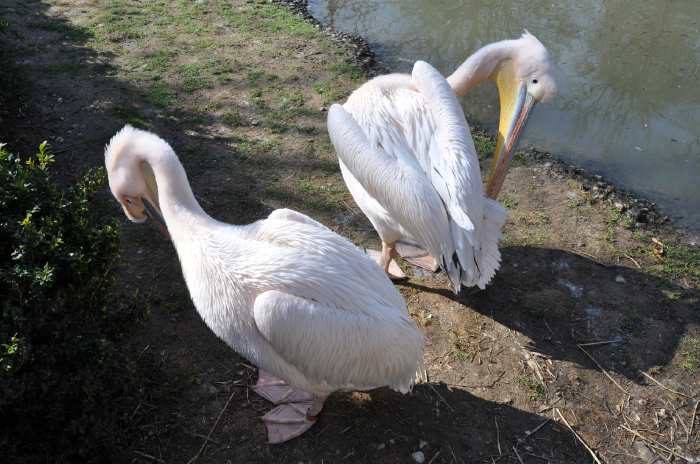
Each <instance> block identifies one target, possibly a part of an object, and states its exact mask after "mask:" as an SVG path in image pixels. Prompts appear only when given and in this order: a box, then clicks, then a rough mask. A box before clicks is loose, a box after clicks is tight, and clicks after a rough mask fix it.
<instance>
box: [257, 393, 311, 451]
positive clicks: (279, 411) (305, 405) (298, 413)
mask: <svg viewBox="0 0 700 464" xmlns="http://www.w3.org/2000/svg"><path fill="white" fill-rule="evenodd" d="M312 403H313V402H312V401H305V402H300V403H284V404H280V405H279V406H277V407H276V408H274V409H273V410H271V411H270V412H268V413H267V414H265V415H264V416H263V417H262V420H263V422H264V423H265V428H266V429H267V440H268V442H269V443H270V444H273V445H274V444H277V443H284V442H285V441H288V440H291V439H292V438H296V437H298V436H300V435H301V434H303V433H304V432H306V431H307V430H309V429H310V428H311V426H312V425H314V424H315V423H316V417H315V416H308V415H307V413H308V410H309V409H310V408H311V405H312Z"/></svg>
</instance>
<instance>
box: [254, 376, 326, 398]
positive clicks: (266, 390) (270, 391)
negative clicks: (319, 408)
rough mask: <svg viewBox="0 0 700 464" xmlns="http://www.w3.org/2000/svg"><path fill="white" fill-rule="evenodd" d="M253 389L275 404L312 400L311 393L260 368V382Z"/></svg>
mask: <svg viewBox="0 0 700 464" xmlns="http://www.w3.org/2000/svg"><path fill="white" fill-rule="evenodd" d="M253 391H255V393H257V394H258V395H260V396H262V397H263V398H265V399H266V400H267V401H270V402H271V403H274V404H280V403H297V402H306V401H312V400H313V399H314V397H313V395H312V394H311V393H306V392H305V391H301V390H295V389H294V388H292V387H291V386H290V385H289V384H288V383H287V382H285V381H284V380H282V379H280V378H278V377H275V376H274V375H272V374H270V373H269V372H267V371H264V370H262V369H258V382H257V383H256V384H255V386H254V387H253Z"/></svg>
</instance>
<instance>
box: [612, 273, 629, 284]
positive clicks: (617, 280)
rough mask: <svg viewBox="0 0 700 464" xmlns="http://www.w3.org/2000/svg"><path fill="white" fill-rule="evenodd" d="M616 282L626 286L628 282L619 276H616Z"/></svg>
mask: <svg viewBox="0 0 700 464" xmlns="http://www.w3.org/2000/svg"><path fill="white" fill-rule="evenodd" d="M615 282H617V283H618V284H624V283H625V282H627V281H626V280H625V278H624V277H622V276H621V275H619V276H616V277H615Z"/></svg>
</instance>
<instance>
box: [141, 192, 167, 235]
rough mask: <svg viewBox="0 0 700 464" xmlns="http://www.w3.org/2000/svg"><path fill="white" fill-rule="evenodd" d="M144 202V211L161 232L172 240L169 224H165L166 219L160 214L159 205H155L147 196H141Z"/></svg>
mask: <svg viewBox="0 0 700 464" xmlns="http://www.w3.org/2000/svg"><path fill="white" fill-rule="evenodd" d="M141 201H142V202H143V209H144V213H146V215H147V216H148V217H149V218H150V219H151V221H152V222H153V225H154V226H155V227H156V228H157V229H158V230H159V231H160V233H161V234H163V236H164V237H165V238H167V239H168V240H170V233H169V232H168V226H167V225H166V224H165V219H163V215H162V214H160V210H159V209H158V207H157V206H154V205H153V203H151V201H150V200H149V199H148V198H146V197H141Z"/></svg>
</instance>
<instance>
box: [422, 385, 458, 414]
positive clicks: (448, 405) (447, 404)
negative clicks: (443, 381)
mask: <svg viewBox="0 0 700 464" xmlns="http://www.w3.org/2000/svg"><path fill="white" fill-rule="evenodd" d="M428 386H429V387H430V388H432V389H433V391H434V392H435V394H436V395H437V396H438V398H440V399H441V400H442V402H443V403H445V406H447V409H449V410H450V411H452V412H455V410H454V408H453V407H452V406H450V403H448V402H447V400H446V399H445V398H444V397H443V396H442V395H441V394H440V392H439V391H437V389H436V388H435V387H433V384H432V383H429V384H428Z"/></svg>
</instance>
